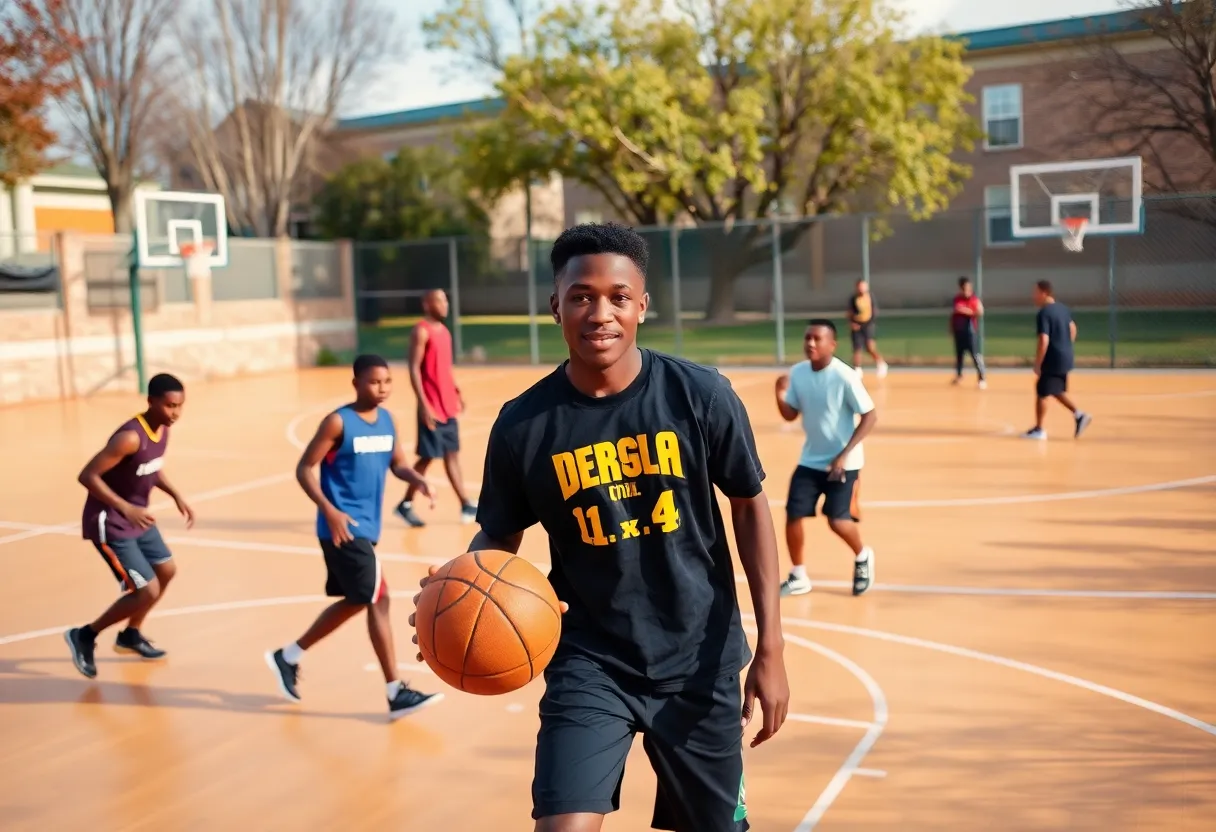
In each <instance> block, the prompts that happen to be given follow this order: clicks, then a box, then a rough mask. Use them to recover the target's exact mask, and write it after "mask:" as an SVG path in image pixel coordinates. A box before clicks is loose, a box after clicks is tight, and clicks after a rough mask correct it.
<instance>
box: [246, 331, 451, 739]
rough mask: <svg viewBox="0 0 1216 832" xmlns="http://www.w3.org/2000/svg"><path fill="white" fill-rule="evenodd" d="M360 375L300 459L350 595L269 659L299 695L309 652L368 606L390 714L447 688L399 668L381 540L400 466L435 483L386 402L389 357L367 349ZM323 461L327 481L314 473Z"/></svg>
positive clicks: (301, 474)
mask: <svg viewBox="0 0 1216 832" xmlns="http://www.w3.org/2000/svg"><path fill="white" fill-rule="evenodd" d="M354 376H355V377H354V381H353V384H354V387H355V401H354V402H352V403H351V404H348V405H345V406H343V407H340V408H338V409H337V410H335V411H334V412H333V413H331V414H329V415H328V416H326V417H325V419H324V420H323V421H322V422H321V425H320V426H319V427H318V428H317V432H316V434H315V435H314V436H313V438H312V441H311V442H309V443H308V447H307V448H305V449H304V454H303V455H302V456H301V457H300V462H299V464H298V465H297V466H296V480H297V481H299V483H300V487H301V488H303V489H304V493H305V494H307V495H308V498H309V499H310V500H312V501H313V502H314V503H316V506H317V537H318V538H319V539H320V542H321V552H322V553H323V554H324V556H325V568H326V571H327V573H328V574H327V579H326V581H325V594H326V595H330V596H336V597H338V598H341V599H342V600H340V601H338V602H336V603H334V604H331V605H330V606H329V607H327V608H326V609H325V610H324V611H322V613H321V615H320V616H318V617H317V620H316V621H315V622H313V625H312V626H311V627H309V628H308V631H307V632H305V633H304V635H302V636H301V637H300V638H299V639H298V640H297V641H294V642H292V643H291V644H288V645H287V646H286V647H281V648H279V649H278V650H275V651H273V652H268V653H266V664H267V665H268V666H269V667H270V669H271V670H272V671H273V672H274V675H275V681H276V682H278V684H279V689H280V690H281V691H282V692H283V695H284V696H286V697H287V698H288V699H289V700H291V701H293V702H299V701H300V693H299V690H298V689H297V683H298V682H299V673H300V668H299V665H300V660H301V659H302V658H303V657H304V652H305V651H306V650H308V648H310V647H312V646H313V645H314V644H316V643H317V642H318V641H320V640H321V639H323V638H325V637H326V636H327V635H329V634H330V633H332V632H333V631H334V630H336V629H338V628H339V627H341V626H342V625H343V624H345V623H346V622H347V621H349V620H350V619H352V618H354V617H355V616H356V615H358V614H359V613H361V612H363V611H364V610H366V611H367V634H368V637H369V638H370V639H371V642H372V648H373V649H374V650H375V651H376V658H377V659H379V660H380V669H381V670H382V671H383V672H384V682H385V692H386V695H387V697H388V712H389V718H390V719H398V718H400V717H403V716H408V715H409V714H412V713H413V712H414V711H417V710H418V709H419V708H422V707H425V706H426V705H431V704H434V703H435V702H438V701H440V700H441V699H443V694H439V693H419V692H418V691H416V690H413V689H411V688H410V687H409V686H408V685H407V684H405V683H404V682H402V681H401V680H400V679H399V678H398V676H397V653H396V650H395V649H394V647H393V626H392V620H391V619H390V618H389V598H388V584H387V583H386V582H385V580H384V576H383V574H382V573H381V569H380V560H379V558H377V557H376V548H375V547H376V543H377V542H379V540H380V514H381V507H382V505H383V502H384V480H385V476H386V475H387V473H388V472H389V471H392V472H393V476H395V477H397V478H398V479H401V480H404V481H405V482H408V483H410V484H411V485H415V486H417V487H418V490H419V491H420V492H421V493H422V494H424V495H426V496H428V497H429V496H431V490H430V486H429V485H428V484H427V482H426V480H424V479H423V478H422V476H421V475H419V474H417V473H415V472H414V470H413V469H412V468H410V467H409V464H408V462H407V461H406V458H405V450H404V449H403V448H402V447H401V443H399V442H398V441H397V430H396V428H395V426H394V425H393V417H392V416H391V415H390V414H389V412H388V411H387V410H385V409H384V408H382V407H381V406H380V405H382V404H383V403H384V402H385V400H387V399H388V397H389V395H390V394H391V393H392V390H393V377H392V374H391V373H390V372H389V369H388V362H386V361H385V360H384V359H383V358H381V357H380V356H378V355H360V356H359V357H358V358H356V359H355V363H354ZM318 465H319V466H320V468H321V477H320V480H319V481H318V479H317V476H316V474H314V473H313V468H315V467H317V466H318Z"/></svg>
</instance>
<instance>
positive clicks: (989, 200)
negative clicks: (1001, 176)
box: [984, 185, 1022, 248]
mask: <svg viewBox="0 0 1216 832" xmlns="http://www.w3.org/2000/svg"><path fill="white" fill-rule="evenodd" d="M1012 190H1013V189H1012V188H1010V186H1008V185H986V186H985V187H984V244H985V247H987V248H1009V247H1011V246H1020V245H1022V241H1021V240H1019V239H1017V238H1016V237H1013V236H1011V237H1010V239H1008V240H994V239H992V221H993V220H999V219H1008V220H1009V229H1010V235H1012V234H1013V193H1012ZM1001 192H1004V195H1005V196H1004V199H1000V198H998V197H997V194H1000V193H1001Z"/></svg>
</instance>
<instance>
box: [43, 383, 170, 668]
mask: <svg viewBox="0 0 1216 832" xmlns="http://www.w3.org/2000/svg"><path fill="white" fill-rule="evenodd" d="M185 402H186V388H185V387H184V386H183V385H182V383H181V382H180V381H179V380H178V379H176V378H175V377H173V376H171V375H168V374H167V373H159V374H157V375H154V376H152V378H151V379H149V380H148V409H147V410H145V411H144V412H143V413H140V414H139V415H137V416H135V417H134V418H132V419H129V420H127V421H126V422H124V423H123V424H122V425H120V426H119V428H118V430H116V431H114V434H113V435H112V436H111V437H110V441H109V442H107V443H106V446H105V447H104V448H102V449H101V450H100V451H98V452H97V454H96V455H95V456H94V457H93V458H92V459H91V460H89V463H88V464H87V465H85V467H84V470H82V471H81V472H80V476H79V477H77V481H78V482H79V483H80V484H81V485H83V486H84V487H85V488H86V489H88V496H87V497H86V498H85V501H84V511H83V513H82V516H81V531H82V536H83V537H84V539H85V540H88V541H89V542H90V543H92V544H93V546H94V548H96V549H97V551H98V552H99V553H100V554H101V556H102V557H103V558H104V559H105V561H106V565H107V566H109V567H110V571H111V572H113V573H114V577H115V578H117V579H118V585H119V586H120V587H121V588H122V591H123V593H124V594H123V595H122V597H120V598H119V599H118V600H117V601H115V602H114V603H113V604H111V605H110V606H109V608H108V609H107V610H106V611H105V612H103V613H102V614H101V615H100V616H99V617H98V618H96V619H94V620H93V621H92V622H90V623H88V624H85V625H83V626H80V627H73V628H72V629H70V630H68V631H67V632H66V633H64V634H63V636H64V640H65V641H67V643H68V649H69V650H70V651H71V654H72V663H73V664H74V665H76V669H77V670H79V671H80V672H81V674H83V675H84V676H86V677H87V678H89V679H92V678H94V677H95V676H97V665H96V663H95V661H94V658H93V656H94V650H95V649H96V646H97V636H98V635H99V634H100V633H101V632H102V630H105V629H107V628H109V627H112V626H113V625H115V624H118V623H120V622H123V621H125V622H127V626H126V628H125V629H124V630H122V631H121V632H120V633H119V634H118V637H117V638H116V639H115V641H114V649H115V650H116V651H118V652H119V653H134V654H135V655H137V656H141V657H143V658H145V659H159V658H161V657H163V656H164V655H165V651H164V650H160V649H158V648H156V647H154V646H152V643H151V642H150V641H148V639H147V638H145V637H144V635H143V633H142V632H141V631H140V628H141V627H142V626H143V623H144V619H145V618H146V617H147V616H148V613H149V612H151V611H152V608H153V607H154V606H156V602H157V601H159V600H160V598H161V596H163V595H164V594H165V590H166V589H167V588H168V586H169V582H170V581H172V580H173V576H174V575H176V574H177V564H176V563H174V562H173V553H172V552H170V551H169V547H168V546H166V545H165V541H164V539H163V538H162V537H161V536H160V530H159V529H157V528H156V518H155V517H153V516H152V513H151V512H149V511H148V502H149V500H150V498H151V496H152V489H153V488H159V489H160V490H161V491H163V492H165V493H166V494H168V495H169V497H170V498H171V499H172V500H173V502H174V503H176V504H177V510H178V511H179V512H181V515H182V517H184V518H186V528H190V527H192V526H193V525H194V512H193V511H191V510H190V506H189V505H187V504H186V501H185V499H184V498H183V497H182V495H181V494H179V493H178V491H177V489H176V488H174V487H173V485H172V484H171V483H170V482H169V479H168V478H167V477H166V476H165V472H164V470H163V468H162V466H163V465H164V461H165V450H166V449H167V448H168V447H169V427H170V425H172V424H173V423H174V422H176V421H177V420H178V417H180V416H181V414H182V406H183V405H184V404H185Z"/></svg>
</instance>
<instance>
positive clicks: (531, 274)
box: [524, 177, 540, 365]
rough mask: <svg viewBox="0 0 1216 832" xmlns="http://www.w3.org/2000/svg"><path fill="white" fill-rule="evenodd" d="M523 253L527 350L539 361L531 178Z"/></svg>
mask: <svg viewBox="0 0 1216 832" xmlns="http://www.w3.org/2000/svg"><path fill="white" fill-rule="evenodd" d="M524 253H525V256H526V257H527V258H528V352H529V354H530V356H531V359H532V363H533V364H534V365H535V364H539V363H540V330H539V329H538V328H537V325H536V264H534V263H533V262H532V259H533V258H532V254H533V252H532V179H531V177H529V178H528V179H527V180H526V181H525V182H524Z"/></svg>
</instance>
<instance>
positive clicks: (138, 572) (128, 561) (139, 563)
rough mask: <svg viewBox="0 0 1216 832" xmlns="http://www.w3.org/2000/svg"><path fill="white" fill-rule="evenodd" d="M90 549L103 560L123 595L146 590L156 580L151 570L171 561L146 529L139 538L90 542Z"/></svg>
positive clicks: (152, 530) (169, 554) (162, 545)
mask: <svg viewBox="0 0 1216 832" xmlns="http://www.w3.org/2000/svg"><path fill="white" fill-rule="evenodd" d="M93 546H94V548H96V549H97V551H98V552H100V553H101V556H102V557H103V558H105V561H106V564H107V565H108V566H109V567H110V571H111V572H113V573H114V577H115V578H117V579H118V585H119V586H121V587H122V590H123V592H134V591H135V590H137V589H142V588H143V587H145V586H147V585H148V583H149V582H150V581H151V580H152V579H153V578H154V577H156V571H155V570H154V569H153V568H152V567H153V566H155V565H156V564H158V563H165V562H166V561H168V560H169V559H170V558H172V557H173V553H172V552H170V551H169V547H168V546H166V545H165V539H164V538H163V537H161V536H160V529H158V528H156V526H149V527H148V529H147V530H145V531H144V532H143V534H141V535H139V537H120V538H118V539H109V540H106V541H104V542H103V541H97V540H94V541H93Z"/></svg>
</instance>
